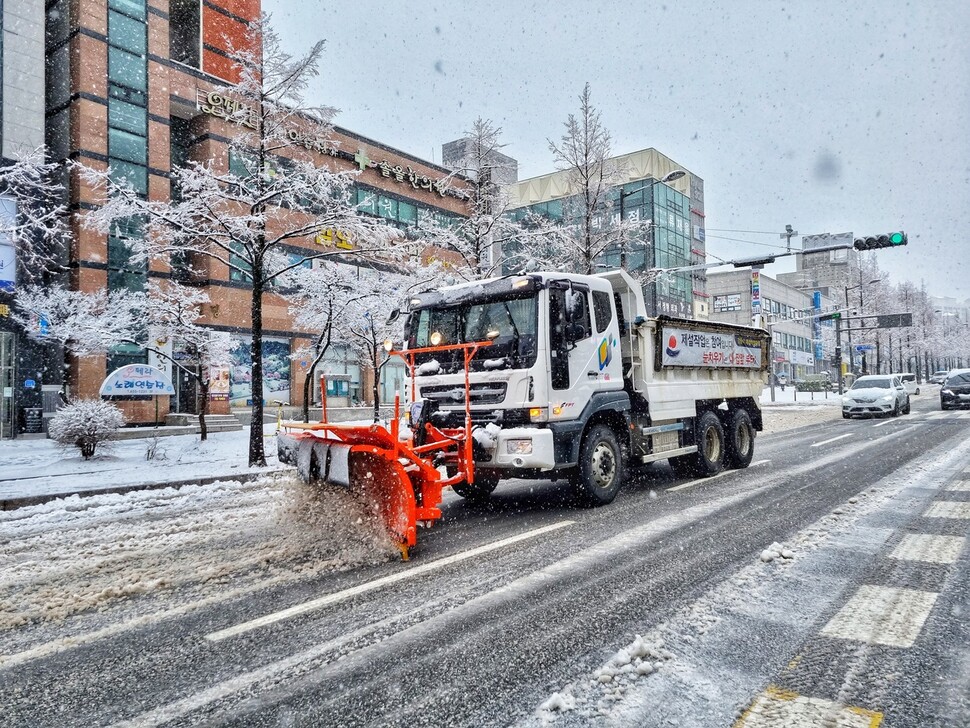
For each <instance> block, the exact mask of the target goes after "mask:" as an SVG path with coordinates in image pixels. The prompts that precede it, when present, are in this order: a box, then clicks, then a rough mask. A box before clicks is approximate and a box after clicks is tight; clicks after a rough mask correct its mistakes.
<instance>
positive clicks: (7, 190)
mask: <svg viewBox="0 0 970 728" xmlns="http://www.w3.org/2000/svg"><path fill="white" fill-rule="evenodd" d="M45 159H46V152H45V150H44V148H43V147H41V148H39V149H35V150H33V151H32V152H29V153H27V154H24V155H22V156H21V157H19V158H18V159H16V160H15V161H14V162H13V164H10V165H7V166H5V167H2V166H0V194H2V195H3V196H4V197H6V198H7V199H9V200H11V201H12V202H13V203H14V204H15V206H16V211H15V214H12V213H14V210H4V211H3V212H4V214H0V236H2V237H5V238H6V239H7V240H8V241H10V243H11V244H12V245H13V246H14V249H15V251H16V257H17V259H18V260H19V261H20V263H21V270H23V271H24V272H26V273H27V275H28V276H29V279H30V280H31V281H33V282H44V281H47V280H49V279H50V276H51V274H56V273H59V272H63V271H64V270H65V268H64V266H63V264H62V257H63V250H62V246H63V245H64V243H65V241H66V240H69V239H70V228H69V226H68V215H67V207H66V204H65V200H66V195H65V192H64V187H63V185H62V184H61V183H60V181H59V179H60V175H61V173H62V170H63V165H60V164H57V163H52V162H47V161H45Z"/></svg>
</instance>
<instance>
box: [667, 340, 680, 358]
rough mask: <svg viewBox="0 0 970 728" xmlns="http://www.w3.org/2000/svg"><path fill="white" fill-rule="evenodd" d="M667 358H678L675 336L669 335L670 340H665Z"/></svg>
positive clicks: (678, 351)
mask: <svg viewBox="0 0 970 728" xmlns="http://www.w3.org/2000/svg"><path fill="white" fill-rule="evenodd" d="M667 356H669V357H677V356H680V349H678V348H677V334H671V335H670V338H669V339H667Z"/></svg>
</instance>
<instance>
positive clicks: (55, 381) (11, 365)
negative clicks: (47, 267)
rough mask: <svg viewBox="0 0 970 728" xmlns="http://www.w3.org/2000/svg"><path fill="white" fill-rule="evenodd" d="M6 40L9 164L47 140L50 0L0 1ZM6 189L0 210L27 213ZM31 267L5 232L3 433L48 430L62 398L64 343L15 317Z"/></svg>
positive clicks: (0, 369) (1, 264)
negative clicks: (47, 420)
mask: <svg viewBox="0 0 970 728" xmlns="http://www.w3.org/2000/svg"><path fill="white" fill-rule="evenodd" d="M0 39H2V43H0V54H2V55H0V165H8V164H10V163H11V162H13V161H14V159H15V158H16V157H17V156H19V155H20V154H23V153H25V152H30V151H33V150H35V149H37V148H39V147H40V146H42V145H43V144H44V88H45V64H44V60H45V58H44V0H17V1H16V2H11V0H7V2H0ZM4 192H5V191H4V190H2V189H0V216H3V217H4V218H7V219H16V216H18V215H22V214H24V212H25V211H24V210H22V209H17V205H16V203H15V202H14V200H13V198H11V197H10V196H9V195H5V194H4ZM31 272H32V271H31ZM31 272H29V271H26V270H24V268H23V262H22V261H20V260H18V259H17V257H16V254H15V249H14V246H13V241H11V240H8V239H6V238H4V237H3V236H0V439H2V438H8V437H13V436H16V435H17V434H20V433H24V432H32V431H37V430H38V429H41V428H42V427H43V414H44V413H45V412H46V413H47V414H50V413H52V412H53V411H54V409H55V408H56V406H57V402H58V398H57V392H58V390H59V389H60V382H61V376H62V373H61V354H60V348H59V347H56V346H44V345H42V344H41V343H38V342H37V341H35V340H34V339H32V338H31V337H30V336H28V335H27V332H25V331H24V330H23V329H22V328H20V327H19V326H17V325H15V324H14V322H13V319H12V318H11V316H10V314H11V309H12V307H13V300H14V294H15V293H16V289H17V286H20V285H24V284H25V283H26V282H27V280H28V277H29V276H28V274H29V273H31ZM38 325H39V322H38ZM34 333H36V332H34Z"/></svg>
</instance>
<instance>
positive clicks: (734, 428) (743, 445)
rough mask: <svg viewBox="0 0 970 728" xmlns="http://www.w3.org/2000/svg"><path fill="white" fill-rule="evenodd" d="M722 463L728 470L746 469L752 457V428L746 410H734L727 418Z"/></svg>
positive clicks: (749, 416)
mask: <svg viewBox="0 0 970 728" xmlns="http://www.w3.org/2000/svg"><path fill="white" fill-rule="evenodd" d="M724 434H725V436H726V437H725V439H726V442H725V450H724V463H725V465H727V467H729V468H746V467H748V466H749V465H750V464H751V459H752V458H753V457H754V426H753V425H752V424H751V415H749V414H748V412H747V410H743V409H736V410H734V412H733V413H732V414H731V415H730V416H729V417H728V420H727V430H726V431H725V433H724Z"/></svg>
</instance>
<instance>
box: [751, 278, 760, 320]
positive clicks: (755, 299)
mask: <svg viewBox="0 0 970 728" xmlns="http://www.w3.org/2000/svg"><path fill="white" fill-rule="evenodd" d="M759 313H761V273H760V272H759V271H756V270H753V271H751V315H752V316H755V315H757V314H759Z"/></svg>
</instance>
